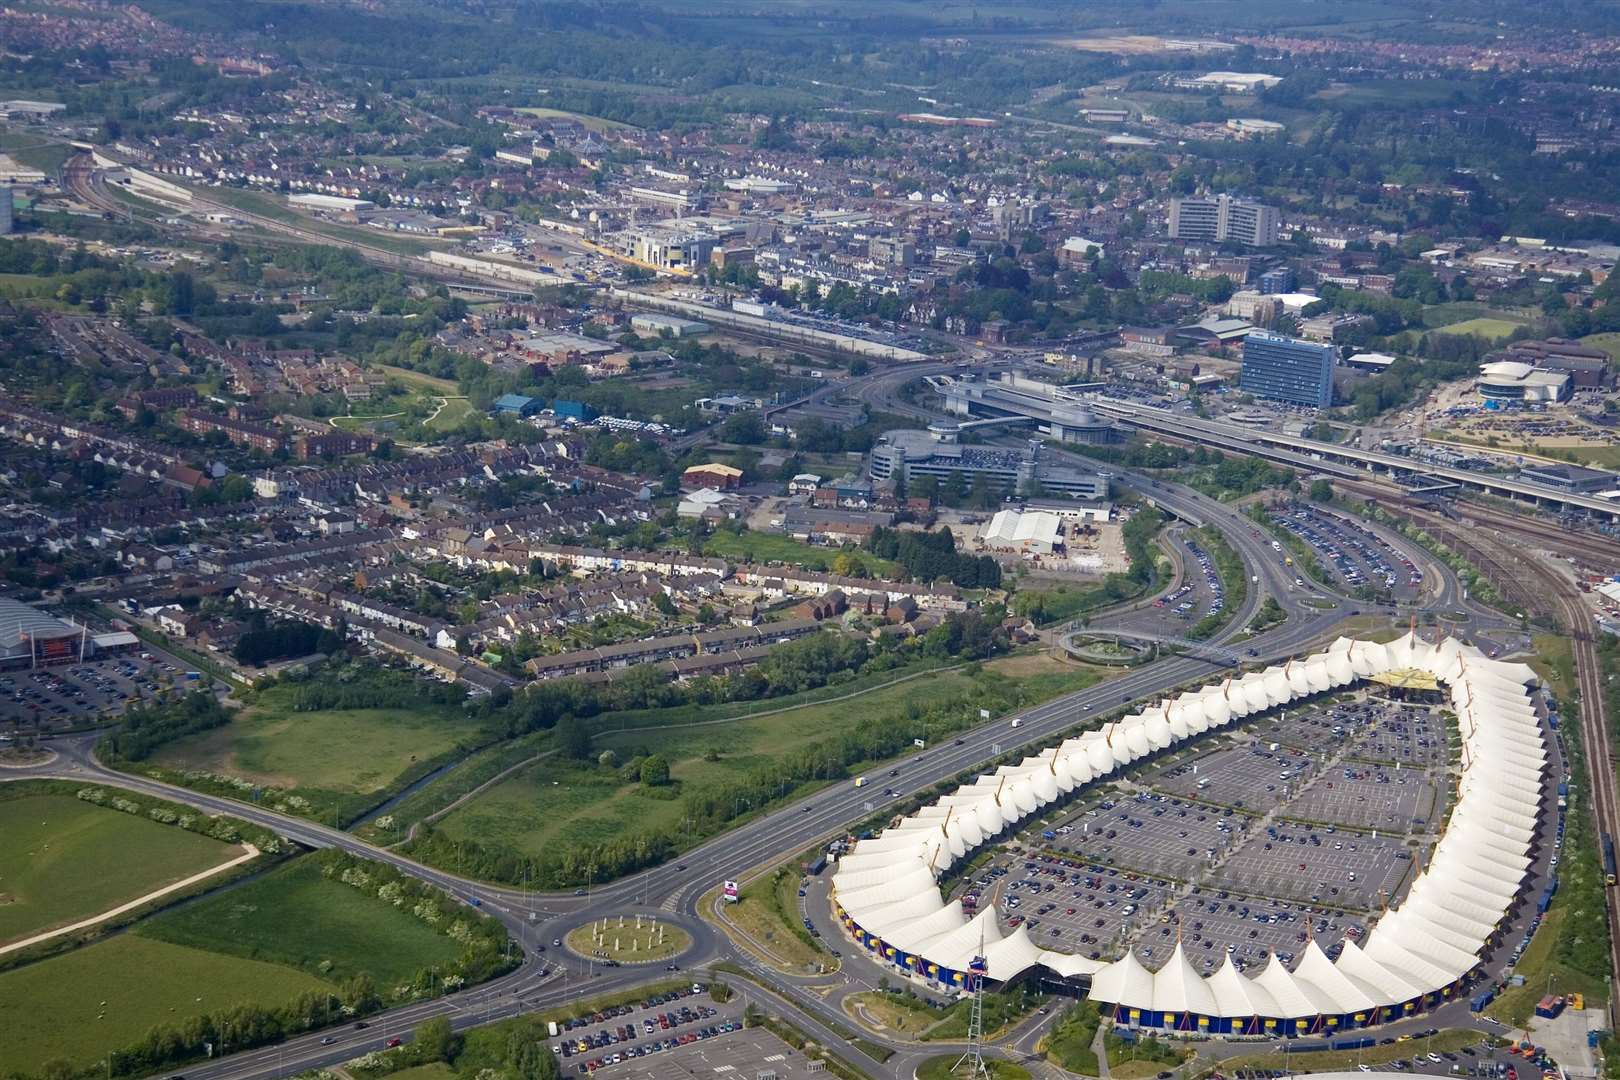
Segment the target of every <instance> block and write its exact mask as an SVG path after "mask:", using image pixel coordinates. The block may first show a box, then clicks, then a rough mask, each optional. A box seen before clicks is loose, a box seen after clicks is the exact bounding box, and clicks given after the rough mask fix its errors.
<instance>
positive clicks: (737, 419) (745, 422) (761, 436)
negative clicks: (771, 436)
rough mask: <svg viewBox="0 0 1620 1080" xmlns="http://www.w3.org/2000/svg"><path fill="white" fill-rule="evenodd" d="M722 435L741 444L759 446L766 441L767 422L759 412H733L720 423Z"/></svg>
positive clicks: (727, 439) (726, 439) (725, 438)
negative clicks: (761, 417) (760, 416)
mask: <svg viewBox="0 0 1620 1080" xmlns="http://www.w3.org/2000/svg"><path fill="white" fill-rule="evenodd" d="M720 437H721V438H722V439H724V440H725V441H726V442H730V443H737V444H738V445H739V446H757V445H759V444H760V443H762V442H764V441H765V422H764V421H763V420H761V419H760V418H759V413H757V412H740V413H732V414H731V415H730V416H728V417H726V422H725V423H724V424H722V425H720Z"/></svg>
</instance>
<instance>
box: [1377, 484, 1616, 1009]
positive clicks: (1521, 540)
mask: <svg viewBox="0 0 1620 1080" xmlns="http://www.w3.org/2000/svg"><path fill="white" fill-rule="evenodd" d="M1358 487H1360V485H1358ZM1368 494H1369V495H1371V496H1372V497H1375V498H1378V499H1379V501H1380V502H1382V503H1384V504H1386V505H1389V506H1390V508H1391V509H1392V510H1394V511H1395V512H1397V513H1399V514H1401V515H1403V516H1405V517H1407V518H1409V519H1410V520H1412V521H1413V522H1414V523H1416V524H1418V525H1420V526H1422V528H1423V529H1425V530H1427V531H1430V532H1432V533H1433V534H1434V535H1435V536H1437V537H1439V538H1440V539H1441V540H1442V542H1443V543H1446V544H1448V545H1453V544H1454V545H1455V550H1457V551H1458V552H1459V553H1461V554H1463V555H1464V556H1465V557H1467V558H1468V559H1470V560H1471V561H1474V563H1475V565H1476V566H1478V567H1479V568H1480V570H1481V571H1483V572H1484V573H1485V574H1486V575H1487V576H1488V577H1490V578H1491V580H1492V582H1493V583H1494V584H1495V585H1496V586H1497V587H1498V588H1499V589H1502V590H1503V594H1504V595H1505V596H1512V597H1513V598H1514V599H1515V600H1516V601H1518V602H1520V603H1522V604H1523V605H1524V609H1525V610H1526V611H1527V612H1528V611H1534V612H1540V613H1542V614H1545V615H1548V616H1550V617H1552V618H1553V619H1555V620H1557V621H1558V622H1559V623H1560V624H1562V625H1563V627H1564V629H1565V631H1566V633H1567V634H1568V636H1569V641H1570V649H1571V654H1572V656H1573V659H1574V664H1575V682H1576V690H1577V692H1578V693H1579V695H1580V710H1579V715H1580V736H1581V748H1582V750H1583V753H1582V757H1583V759H1584V761H1585V766H1586V782H1587V788H1588V790H1590V791H1591V793H1592V796H1591V802H1592V815H1593V819H1594V821H1595V823H1596V825H1597V830H1598V837H1597V839H1599V840H1601V836H1602V834H1604V833H1608V834H1609V835H1611V836H1620V803H1617V800H1616V793H1615V789H1616V780H1615V760H1614V751H1613V748H1612V746H1611V744H1610V738H1609V723H1608V715H1607V705H1606V702H1605V701H1604V699H1603V675H1602V671H1601V670H1600V669H1599V667H1598V653H1597V644H1596V642H1597V624H1596V622H1595V621H1594V620H1593V618H1592V613H1591V611H1590V610H1589V609H1588V608H1587V606H1586V602H1585V600H1584V599H1583V598H1582V596H1581V593H1580V590H1579V589H1577V588H1576V587H1575V585H1574V584H1572V583H1571V582H1570V581H1569V579H1567V578H1566V577H1564V575H1563V574H1561V573H1560V572H1559V571H1558V570H1556V569H1554V568H1553V567H1552V566H1550V565H1548V563H1547V562H1546V561H1545V560H1544V559H1542V558H1539V557H1538V556H1537V555H1536V554H1535V553H1534V552H1535V550H1536V549H1543V550H1546V551H1548V552H1551V553H1554V554H1559V553H1561V552H1565V551H1572V552H1586V553H1591V554H1592V555H1593V556H1594V557H1596V558H1598V559H1604V560H1610V562H1609V565H1613V561H1612V556H1610V555H1609V554H1608V551H1607V549H1608V548H1609V547H1610V546H1611V545H1610V544H1609V542H1607V541H1604V540H1601V539H1597V538H1591V537H1581V538H1579V539H1577V537H1578V535H1579V534H1571V533H1569V532H1567V531H1565V530H1563V529H1560V528H1558V527H1557V526H1555V525H1547V524H1544V523H1540V522H1535V521H1527V520H1525V519H1524V518H1515V517H1513V516H1512V515H1509V514H1500V515H1497V516H1494V517H1490V518H1484V517H1482V516H1480V514H1479V513H1477V512H1476V513H1466V514H1465V513H1463V512H1461V511H1459V516H1462V517H1465V518H1466V519H1467V520H1468V521H1469V522H1470V523H1471V524H1474V525H1475V526H1476V527H1475V528H1471V529H1469V530H1468V531H1466V532H1465V531H1463V530H1462V529H1461V528H1459V526H1458V524H1457V523H1456V522H1453V521H1451V520H1450V519H1449V518H1446V517H1443V516H1441V515H1440V514H1437V513H1434V512H1432V511H1425V510H1420V509H1417V508H1414V507H1411V506H1406V505H1398V499H1399V496H1398V495H1394V494H1391V493H1387V492H1379V493H1372V492H1370V491H1369V492H1368ZM1498 535H1500V536H1501V537H1502V538H1501V539H1498V538H1497V536H1498ZM1515 541H1517V543H1515ZM1604 909H1605V914H1606V917H1607V920H1608V926H1609V970H1610V973H1611V974H1612V975H1613V976H1614V979H1613V982H1612V983H1611V985H1612V986H1614V987H1620V906H1617V905H1616V903H1615V897H1614V891H1613V890H1612V889H1610V890H1605V893H1604ZM1609 1024H1610V1027H1611V1029H1613V1028H1617V1027H1620V1003H1617V1002H1616V1000H1615V999H1614V995H1613V994H1611V995H1610V1001H1609Z"/></svg>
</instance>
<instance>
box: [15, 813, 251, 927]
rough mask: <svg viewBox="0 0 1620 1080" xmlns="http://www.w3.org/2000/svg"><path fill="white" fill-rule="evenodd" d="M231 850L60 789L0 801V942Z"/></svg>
mask: <svg viewBox="0 0 1620 1080" xmlns="http://www.w3.org/2000/svg"><path fill="white" fill-rule="evenodd" d="M239 853H240V851H239V849H238V848H235V847H232V846H230V845H227V844H222V843H220V842H219V841H218V840H210V839H209V838H208V837H206V836H199V835H197V834H196V833H192V832H187V831H185V830H184V829H177V828H174V827H172V826H169V825H160V824H159V823H157V822H155V821H152V820H150V819H149V818H145V817H139V816H136V815H134V814H126V813H123V812H121V811H119V810H114V809H111V808H110V807H102V806H96V805H94V804H92V803H88V802H83V801H81V800H79V799H75V798H72V797H70V796H67V795H32V796H28V797H26V798H21V799H8V800H6V801H4V802H0V944H3V943H5V942H10V941H15V940H17V939H19V938H23V937H27V936H29V935H32V934H36V933H38V932H40V931H42V930H48V929H50V928H52V927H56V926H66V925H68V924H70V923H74V922H78V921H79V920H81V919H87V918H89V917H91V916H93V915H98V914H100V913H101V912H104V911H108V910H110V909H112V908H115V907H117V906H119V905H120V904H123V903H127V902H128V901H130V900H134V899H136V898H137V897H141V896H144V895H146V894H147V893H149V892H152V891H153V890H154V889H160V888H162V887H163V886H165V885H168V884H171V883H172V882H176V881H180V880H182V879H184V878H188V877H190V876H191V875H193V874H196V873H199V872H201V871H203V870H207V869H208V868H209V867H213V866H218V865H219V864H220V863H222V862H225V861H226V860H228V859H231V858H233V857H234V856H236V855H237V854H239Z"/></svg>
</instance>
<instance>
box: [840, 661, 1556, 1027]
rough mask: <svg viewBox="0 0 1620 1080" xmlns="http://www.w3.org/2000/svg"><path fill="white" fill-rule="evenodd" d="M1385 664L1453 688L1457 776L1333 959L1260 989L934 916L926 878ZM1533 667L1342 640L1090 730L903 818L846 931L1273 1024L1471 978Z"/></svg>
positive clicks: (1511, 852) (1499, 913)
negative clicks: (1131, 773)
mask: <svg viewBox="0 0 1620 1080" xmlns="http://www.w3.org/2000/svg"><path fill="white" fill-rule="evenodd" d="M1390 670H1418V671H1423V672H1427V673H1428V674H1431V675H1433V676H1434V677H1435V678H1436V679H1438V680H1439V681H1440V682H1442V683H1443V684H1445V685H1446V686H1447V688H1448V691H1449V694H1450V697H1451V701H1452V704H1453V705H1454V707H1455V708H1456V710H1457V716H1458V728H1459V731H1460V732H1461V735H1462V778H1461V781H1460V783H1459V785H1458V799H1457V803H1456V806H1455V808H1454V810H1453V811H1452V815H1451V821H1450V824H1449V826H1448V827H1447V829H1446V833H1445V835H1444V836H1443V837H1442V838H1441V839H1440V842H1439V843H1438V844H1437V845H1436V847H1435V850H1434V853H1433V857H1432V858H1431V859H1430V861H1429V866H1428V867H1427V869H1426V870H1425V871H1424V872H1423V873H1421V874H1420V875H1419V876H1418V877H1417V879H1416V880H1415V881H1414V882H1413V884H1412V886H1411V888H1410V890H1409V891H1408V894H1407V897H1406V900H1405V902H1404V903H1403V904H1402V905H1401V906H1399V907H1397V908H1393V909H1391V910H1390V911H1389V912H1388V913H1386V914H1385V915H1384V917H1383V918H1382V919H1381V920H1380V922H1379V923H1378V925H1377V926H1376V927H1374V928H1373V930H1372V931H1371V933H1369V934H1368V935H1367V939H1366V941H1365V942H1364V943H1362V944H1361V945H1359V946H1358V945H1357V944H1356V943H1355V942H1353V941H1349V940H1346V941H1345V942H1344V943H1343V944H1342V946H1341V949H1340V952H1339V956H1338V959H1337V960H1329V959H1328V956H1327V954H1326V953H1325V952H1323V951H1322V949H1321V948H1320V947H1318V946H1317V944H1316V943H1315V942H1314V941H1312V942H1309V943H1307V945H1306V947H1305V949H1304V951H1303V954H1302V956H1301V959H1300V961H1299V964H1298V965H1297V966H1296V967H1295V969H1294V970H1293V971H1289V970H1288V969H1287V968H1285V967H1284V966H1283V965H1282V964H1281V963H1280V962H1279V961H1277V960H1276V959H1275V958H1272V960H1271V961H1270V962H1269V963H1267V964H1266V965H1265V966H1264V968H1263V969H1261V970H1260V971H1259V972H1258V973H1257V974H1256V975H1255V976H1254V977H1249V976H1246V975H1243V974H1241V973H1239V972H1238V970H1237V969H1236V968H1235V967H1234V966H1233V965H1232V964H1231V963H1230V961H1228V962H1226V963H1223V964H1222V965H1221V966H1220V967H1219V968H1217V969H1216V971H1215V972H1214V973H1213V974H1212V975H1209V976H1208V977H1205V976H1202V975H1200V974H1199V973H1198V971H1197V969H1196V968H1195V967H1194V966H1193V964H1192V963H1191V962H1190V961H1189V960H1188V959H1187V957H1186V955H1185V953H1184V952H1183V951H1182V949H1181V946H1180V944H1179V943H1178V944H1177V946H1176V949H1175V951H1174V952H1173V953H1172V954H1171V956H1170V959H1169V960H1168V961H1167V962H1166V963H1165V965H1164V966H1163V967H1161V968H1160V969H1159V970H1158V971H1157V972H1154V971H1150V970H1148V968H1147V967H1145V966H1144V965H1143V964H1142V962H1141V960H1139V959H1138V958H1137V957H1136V955H1135V953H1133V952H1127V953H1126V955H1125V957H1124V958H1123V959H1121V960H1117V961H1114V962H1112V963H1104V962H1101V961H1095V960H1089V959H1086V958H1084V957H1080V956H1074V955H1069V954H1064V953H1057V952H1052V951H1049V950H1044V949H1040V948H1038V947H1037V946H1036V945H1035V944H1034V942H1032V941H1031V940H1030V939H1029V936H1028V934H1027V933H1026V932H1025V931H1024V929H1023V928H1019V929H1018V930H1016V931H1014V932H1013V933H1011V934H1007V935H1005V936H1004V935H1003V934H1002V933H1001V931H1000V925H999V921H998V917H997V912H996V909H995V908H994V907H989V908H986V909H985V910H984V911H982V912H979V913H978V914H977V915H975V916H972V917H969V916H968V914H967V913H966V912H964V911H963V910H962V907H961V905H960V904H959V903H956V902H954V901H953V902H951V903H949V904H946V903H945V902H944V900H943V898H942V897H941V896H940V892H939V888H938V884H937V880H938V876H939V875H940V874H942V873H943V872H944V871H945V870H947V869H948V868H949V867H950V866H951V865H952V864H954V863H955V862H956V861H957V860H959V859H962V858H965V857H966V856H967V855H968V853H969V852H971V851H973V850H974V849H975V848H977V847H978V846H979V845H981V844H983V843H986V842H988V841H989V840H991V839H992V838H994V837H995V836H996V835H998V834H999V833H1001V832H1002V831H1003V830H1004V829H1006V828H1007V827H1008V826H1011V825H1014V824H1016V823H1017V822H1019V821H1022V820H1024V819H1025V818H1026V817H1028V816H1029V815H1031V814H1033V813H1035V812H1037V811H1038V810H1040V809H1041V808H1043V807H1045V806H1047V805H1049V804H1051V803H1053V802H1055V801H1057V800H1058V799H1060V798H1062V797H1063V796H1065V795H1066V794H1068V793H1069V792H1070V791H1072V790H1074V788H1076V787H1079V786H1083V785H1085V784H1087V783H1090V782H1092V781H1093V780H1096V779H1099V778H1102V777H1105V776H1107V775H1109V774H1110V773H1112V772H1113V771H1114V770H1116V769H1118V768H1120V767H1122V766H1124V765H1127V764H1129V763H1130V762H1132V761H1135V760H1136V759H1137V758H1140V757H1143V756H1144V755H1146V754H1149V753H1152V752H1154V751H1157V750H1161V749H1164V748H1165V747H1168V746H1172V745H1174V744H1176V743H1178V742H1180V741H1182V740H1184V739H1189V738H1194V737H1196V736H1198V735H1200V734H1202V733H1203V732H1205V731H1208V730H1211V729H1214V728H1219V727H1221V726H1223V725H1225V724H1228V723H1230V722H1232V721H1233V720H1234V719H1237V718H1239V717H1242V716H1246V715H1249V714H1251V713H1255V712H1260V711H1263V710H1265V709H1269V708H1273V707H1276V706H1278V705H1285V704H1287V703H1289V702H1291V701H1295V700H1298V699H1300V698H1304V697H1307V696H1309V695H1311V694H1316V693H1321V692H1323V691H1327V690H1332V689H1334V688H1336V687H1340V686H1344V685H1347V684H1348V683H1350V682H1352V681H1354V680H1355V679H1357V678H1363V677H1366V676H1369V675H1374V674H1378V673H1381V672H1384V671H1390ZM1534 679H1535V675H1534V673H1533V672H1532V671H1531V670H1530V669H1529V668H1528V667H1526V666H1525V665H1523V664H1510V663H1504V662H1501V661H1496V660H1492V659H1490V658H1489V657H1487V656H1485V655H1484V654H1483V653H1481V652H1480V651H1479V650H1478V649H1475V648H1474V647H1472V646H1470V645H1465V644H1462V643H1461V642H1458V641H1456V640H1448V641H1444V642H1441V643H1440V644H1438V645H1431V644H1429V643H1428V642H1425V641H1423V640H1421V639H1420V638H1417V637H1416V636H1415V635H1412V634H1408V635H1407V636H1405V637H1403V638H1400V639H1398V640H1396V641H1392V642H1389V643H1387V644H1380V643H1377V642H1371V641H1353V640H1351V639H1349V638H1340V639H1338V640H1337V641H1335V642H1334V643H1333V644H1332V645H1331V646H1329V647H1328V649H1327V650H1326V651H1325V652H1323V653H1320V654H1318V655H1315V656H1311V657H1305V658H1301V659H1298V660H1294V661H1292V662H1290V663H1288V664H1285V665H1282V666H1280V667H1272V668H1268V669H1267V670H1265V671H1261V672H1251V673H1249V674H1247V675H1245V676H1243V677H1241V678H1239V679H1236V680H1232V679H1228V680H1226V681H1225V682H1223V683H1220V684H1216V685H1212V686H1208V687H1205V688H1203V689H1202V690H1197V691H1193V692H1191V693H1184V694H1180V695H1178V696H1176V697H1175V698H1174V699H1173V700H1172V699H1166V700H1165V701H1162V702H1160V703H1159V704H1157V705H1154V706H1152V707H1149V708H1147V709H1144V710H1143V711H1141V712H1138V713H1133V714H1131V715H1129V716H1126V717H1123V718H1122V719H1120V720H1118V721H1115V722H1113V723H1110V724H1107V725H1105V726H1104V727H1103V728H1102V729H1101V730H1099V731H1093V732H1087V733H1085V734H1083V735H1081V736H1078V737H1076V738H1072V739H1068V740H1066V741H1065V742H1063V743H1062V744H1061V745H1059V746H1056V747H1052V748H1049V749H1047V750H1045V751H1042V752H1041V753H1039V754H1037V755H1035V756H1033V757H1027V758H1025V759H1024V760H1023V761H1021V762H1019V763H1018V764H1016V765H1004V766H1002V767H1000V768H998V769H997V770H996V771H995V772H994V773H992V774H987V775H984V776H980V777H978V778H977V779H976V780H975V781H974V782H973V783H972V784H969V785H967V786H964V787H961V788H958V789H957V790H956V791H955V792H953V793H952V794H950V795H947V796H945V797H944V798H942V799H940V800H939V801H938V802H936V803H935V804H933V805H931V806H928V807H925V808H923V809H922V810H920V811H918V812H917V813H916V814H913V815H912V816H910V817H908V818H905V819H902V820H901V821H899V822H897V823H896V824H895V825H893V826H891V827H890V828H888V829H885V830H884V831H883V832H882V833H881V834H879V835H878V836H876V837H873V838H872V839H869V840H863V841H861V842H860V843H859V844H857V845H856V846H855V849H854V850H853V851H851V852H850V853H848V854H846V855H845V856H844V857H843V858H842V859H841V860H840V861H839V864H838V870H837V873H836V874H835V875H834V877H833V889H834V893H835V895H836V898H837V900H838V903H839V906H840V907H841V908H842V909H843V911H844V913H845V915H846V916H847V917H848V918H849V919H850V920H851V921H852V922H853V923H854V924H855V925H857V926H859V927H860V928H862V929H863V930H865V931H866V932H867V933H868V934H871V935H873V936H875V937H877V938H879V939H881V940H882V941H883V942H884V943H885V944H887V945H890V946H892V947H894V948H896V949H899V950H901V951H904V952H906V953H909V954H911V955H913V956H917V957H921V958H923V959H924V960H926V961H927V962H929V963H932V964H937V965H938V966H939V967H940V968H941V969H944V970H947V971H956V972H962V971H966V970H967V969H968V967H969V964H970V963H971V961H972V958H973V957H974V956H978V955H982V956H984V957H985V958H986V960H987V962H988V967H989V974H990V977H991V978H993V979H997V980H1006V979H1010V978H1012V977H1014V976H1015V975H1017V974H1019V973H1020V972H1022V971H1024V970H1026V969H1028V968H1030V967H1034V966H1037V965H1039V966H1043V967H1046V968H1048V969H1050V970H1052V971H1054V972H1056V973H1058V974H1059V975H1062V976H1064V977H1069V976H1074V975H1080V974H1089V975H1091V976H1092V982H1091V996H1092V997H1093V998H1095V999H1097V1000H1099V1001H1106V1002H1110V1003H1113V1004H1115V1005H1120V1006H1124V1007H1127V1008H1132V1009H1140V1010H1143V1011H1153V1012H1161V1013H1188V1014H1195V1015H1201V1016H1211V1017H1227V1018H1233V1019H1237V1018H1245V1019H1246V1018H1250V1017H1264V1018H1272V1019H1279V1020H1290V1019H1304V1018H1309V1017H1316V1016H1322V1015H1340V1014H1343V1015H1348V1014H1355V1013H1366V1012H1368V1011H1370V1010H1373V1009H1377V1008H1382V1007H1388V1006H1398V1005H1400V1004H1402V1003H1404V1002H1407V1001H1411V1000H1413V999H1415V998H1417V997H1420V996H1422V995H1423V994H1427V993H1430V992H1432V991H1436V990H1439V989H1441V988H1443V987H1446V986H1449V985H1450V984H1452V983H1454V982H1456V981H1457V980H1458V979H1459V978H1461V977H1462V976H1464V975H1466V974H1468V972H1469V971H1471V970H1472V969H1473V968H1474V966H1475V965H1477V964H1478V962H1479V953H1480V951H1481V949H1482V948H1483V947H1484V944H1485V941H1486V939H1487V938H1488V937H1489V936H1490V935H1491V934H1492V933H1493V932H1494V931H1495V929H1496V926H1497V924H1498V923H1500V922H1501V920H1502V918H1503V916H1504V915H1505V914H1506V911H1507V908H1508V906H1509V905H1510V904H1511V903H1512V902H1513V900H1514V898H1515V897H1516V896H1517V894H1518V891H1519V886H1520V884H1521V882H1522V880H1523V877H1524V875H1525V873H1526V872H1527V871H1528V869H1529V867H1530V843H1531V838H1532V836H1533V834H1534V831H1535V827H1536V823H1537V820H1538V816H1539V814H1540V810H1541V799H1542V790H1543V788H1542V773H1543V770H1544V769H1545V766H1546V760H1547V752H1546V746H1545V743H1544V742H1543V738H1542V731H1541V723H1540V719H1539V717H1538V715H1537V713H1536V710H1535V706H1534V704H1533V702H1532V701H1531V699H1530V696H1529V694H1528V693H1527V690H1526V686H1527V684H1529V683H1531V682H1533V681H1534Z"/></svg>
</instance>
